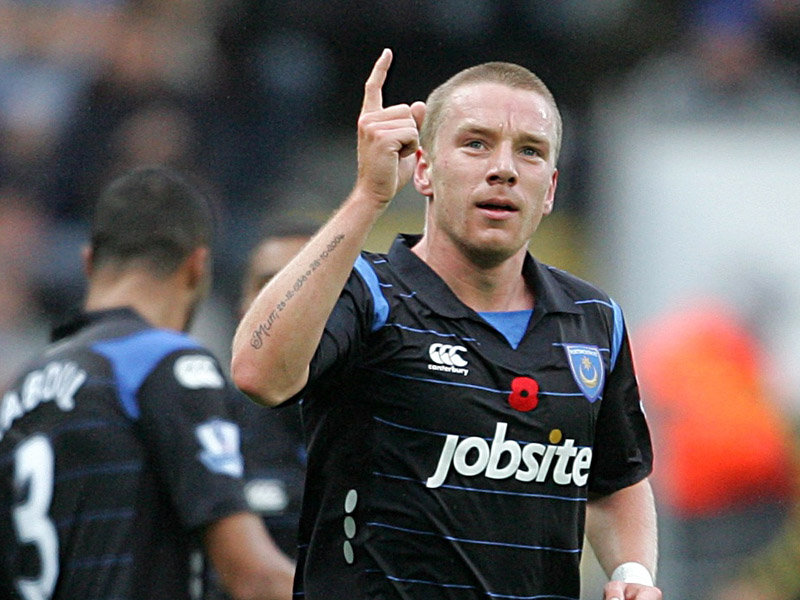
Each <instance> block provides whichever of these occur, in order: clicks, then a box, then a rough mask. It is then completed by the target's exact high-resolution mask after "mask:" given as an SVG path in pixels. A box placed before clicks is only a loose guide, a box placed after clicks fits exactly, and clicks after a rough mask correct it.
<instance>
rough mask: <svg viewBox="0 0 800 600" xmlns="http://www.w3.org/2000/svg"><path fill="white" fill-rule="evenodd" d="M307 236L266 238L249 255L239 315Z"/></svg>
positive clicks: (304, 241) (306, 239) (292, 256)
mask: <svg viewBox="0 0 800 600" xmlns="http://www.w3.org/2000/svg"><path fill="white" fill-rule="evenodd" d="M308 239H309V238H308V237H307V236H287V237H274V238H268V239H266V240H264V241H263V242H261V244H260V245H259V246H258V247H257V248H256V249H255V251H254V252H253V254H252V255H251V258H250V262H249V263H248V265H247V273H246V274H245V279H244V284H243V286H242V305H241V313H242V314H244V312H245V311H246V310H247V308H248V307H249V306H250V304H252V302H253V300H255V298H256V296H258V292H260V291H261V288H262V287H264V285H265V284H266V283H267V282H268V281H269V280H270V279H272V278H273V277H274V276H275V275H276V274H277V273H278V271H280V270H281V269H282V268H283V267H284V266H286V264H288V262H289V261H290V260H292V259H293V258H294V257H295V255H296V254H297V253H298V252H300V249H301V248H302V247H303V246H304V245H305V243H306V242H307V241H308Z"/></svg>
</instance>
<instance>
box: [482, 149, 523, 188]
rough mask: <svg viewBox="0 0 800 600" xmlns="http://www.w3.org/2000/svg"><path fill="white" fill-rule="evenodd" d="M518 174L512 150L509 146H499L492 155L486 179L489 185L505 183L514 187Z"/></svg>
mask: <svg viewBox="0 0 800 600" xmlns="http://www.w3.org/2000/svg"><path fill="white" fill-rule="evenodd" d="M518 177H519V174H518V173H517V166H516V163H515V162H514V149H513V148H512V147H511V145H510V144H499V145H498V146H497V147H496V148H495V149H494V152H493V153H492V157H491V164H490V165H489V171H488V172H487V174H486V179H487V181H488V182H489V183H492V184H494V183H505V184H509V185H514V184H515V183H516V182H517V178H518Z"/></svg>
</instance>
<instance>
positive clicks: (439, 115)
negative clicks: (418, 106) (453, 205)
mask: <svg viewBox="0 0 800 600" xmlns="http://www.w3.org/2000/svg"><path fill="white" fill-rule="evenodd" d="M473 83H499V84H502V85H505V86H508V87H510V88H515V89H523V90H530V91H532V92H536V93H538V94H540V95H541V96H542V97H543V98H544V99H545V100H546V101H547V103H548V104H550V106H551V107H552V108H553V115H554V124H555V140H553V157H554V162H557V161H558V155H559V152H560V151H561V136H562V130H563V125H562V122H561V113H560V112H559V110H558V106H557V105H556V101H555V98H553V94H552V93H551V92H550V90H549V89H548V88H547V86H546V85H545V84H544V82H543V81H542V80H541V79H539V78H538V77H537V76H536V75H534V74H533V73H532V72H531V71H529V70H528V69H526V68H525V67H522V66H520V65H517V64H514V63H508V62H487V63H483V64H480V65H476V66H474V67H469V68H468V69H464V70H463V71H459V72H458V73H456V74H455V75H453V76H452V77H451V78H450V79H448V80H447V81H445V82H444V83H443V84H441V85H440V86H439V87H437V88H436V89H435V90H433V91H432V92H431V93H430V95H429V96H428V100H427V101H426V106H427V110H426V113H425V121H424V122H423V123H422V128H421V130H420V145H421V146H422V147H423V148H424V149H425V150H427V151H428V153H431V154H432V153H433V151H434V144H433V143H434V141H435V139H436V132H437V131H438V129H439V126H440V125H441V124H442V119H443V115H444V112H445V109H446V108H447V103H448V102H449V100H450V98H451V96H452V95H453V92H455V90H457V89H458V88H461V87H463V86H465V85H470V84H473Z"/></svg>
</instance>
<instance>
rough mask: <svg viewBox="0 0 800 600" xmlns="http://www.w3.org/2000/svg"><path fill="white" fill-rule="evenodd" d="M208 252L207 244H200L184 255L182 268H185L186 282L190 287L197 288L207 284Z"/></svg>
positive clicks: (209, 263) (208, 269)
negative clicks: (187, 254)
mask: <svg viewBox="0 0 800 600" xmlns="http://www.w3.org/2000/svg"><path fill="white" fill-rule="evenodd" d="M209 253H210V251H209V249H208V247H207V246H200V247H198V248H195V249H194V250H192V252H191V254H189V256H187V257H186V260H185V261H184V268H185V269H186V276H187V282H188V284H189V286H190V287H192V288H197V287H199V286H202V285H207V282H208V278H209V276H210V273H209V271H210V269H211V261H210V260H209V257H210V254H209Z"/></svg>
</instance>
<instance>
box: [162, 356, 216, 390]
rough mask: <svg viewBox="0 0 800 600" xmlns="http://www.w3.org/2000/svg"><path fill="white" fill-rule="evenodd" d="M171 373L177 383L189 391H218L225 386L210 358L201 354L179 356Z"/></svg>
mask: <svg viewBox="0 0 800 600" xmlns="http://www.w3.org/2000/svg"><path fill="white" fill-rule="evenodd" d="M173 372H174V373H175V379H177V380H178V383H180V384H181V385H182V386H183V387H185V388H189V389H190V390H198V389H200V388H211V389H219V388H221V387H222V386H223V385H225V381H224V379H223V378H222V374H221V373H220V372H219V369H217V366H216V365H215V364H214V360H213V359H212V358H211V357H210V356H204V355H202V354H192V355H188V356H181V357H180V358H179V359H178V360H176V361H175V366H174V367H173Z"/></svg>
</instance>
